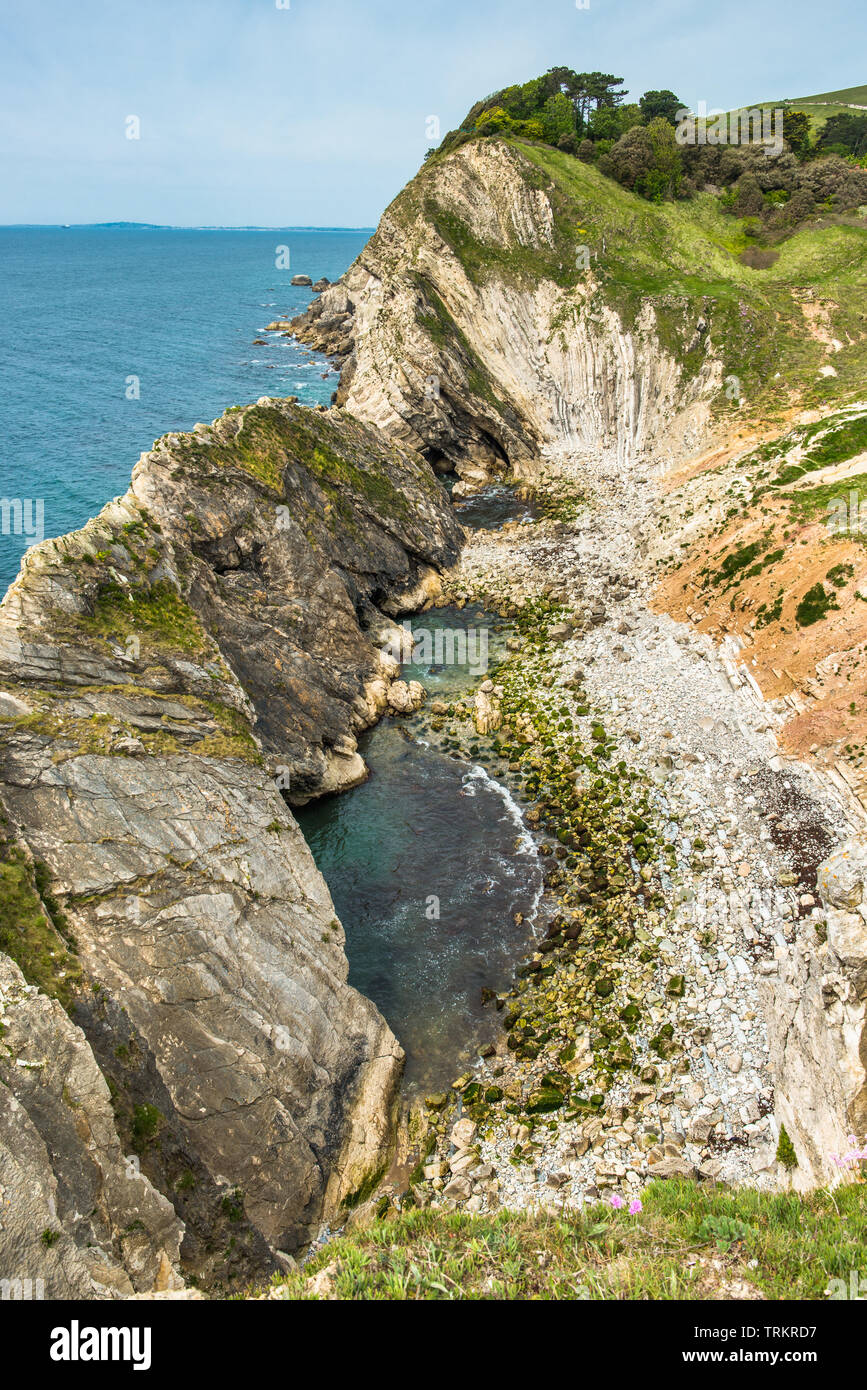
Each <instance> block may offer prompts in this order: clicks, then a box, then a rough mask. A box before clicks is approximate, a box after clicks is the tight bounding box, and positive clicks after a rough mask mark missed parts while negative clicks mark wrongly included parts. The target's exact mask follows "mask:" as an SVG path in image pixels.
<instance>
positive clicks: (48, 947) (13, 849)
mask: <svg viewBox="0 0 867 1390" xmlns="http://www.w3.org/2000/svg"><path fill="white" fill-rule="evenodd" d="M47 883H48V879H47V873H46V871H45V870H44V868H43V867H42V866H40V865H33V864H30V863H29V862H28V860H27V859H26V858H25V855H24V853H23V851H22V850H21V849H20V848H19V847H18V846H17V845H16V844H14V843H13V842H12V841H11V840H10V839H9V838H8V837H7V836H6V835H5V834H4V835H2V838H0V951H2V952H4V954H5V955H7V956H9V957H10V958H11V959H12V960H14V961H15V964H16V965H17V966H18V968H19V969H20V971H21V973H22V974H23V976H24V978H25V980H26V981H27V983H28V984H30V985H37V986H38V987H39V989H41V990H42V991H43V992H44V993H45V994H47V995H49V996H50V997H51V998H52V999H57V1000H59V1002H60V1003H61V1004H62V1005H63V1007H64V1008H65V1009H66V1010H67V1011H69V1010H70V1009H71V1007H72V1004H73V999H74V994H75V990H76V987H77V986H78V984H79V983H80V981H81V967H80V965H79V963H78V961H77V960H76V958H75V956H74V954H73V953H72V952H71V950H70V949H69V947H70V944H71V943H70V942H68V941H65V940H64V939H63V937H62V936H61V931H62V930H63V929H64V928H65V926H66V919H65V918H64V917H63V914H62V913H61V911H60V909H59V906H58V905H57V903H56V902H55V900H54V899H53V898H52V897H51V895H50V893H48V889H47ZM40 893H42V894H43V895H44V898H47V899H48V903H50V908H49V909H48V910H47V911H46V910H43V903H42V902H41V901H40Z"/></svg>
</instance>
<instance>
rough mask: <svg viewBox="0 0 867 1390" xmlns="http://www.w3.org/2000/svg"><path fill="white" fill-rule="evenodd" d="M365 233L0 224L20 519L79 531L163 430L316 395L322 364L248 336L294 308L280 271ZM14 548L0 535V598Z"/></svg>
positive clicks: (1, 399)
mask: <svg viewBox="0 0 867 1390" xmlns="http://www.w3.org/2000/svg"><path fill="white" fill-rule="evenodd" d="M369 236H370V232H369V231H365V230H362V231H344V230H326V231H316V230H314V231H311V230H302V231H293V230H287V229H282V230H281V229H279V228H278V229H269V230H266V231H234V230H231V231H223V230H218V231H202V230H192V231H187V230H158V229H154V230H141V229H132V228H122V227H120V228H110V227H108V228H102V227H82V228H78V227H73V228H69V229H64V228H59V227H56V228H55V227H46V228H42V227H34V228H13V227H0V266H2V271H0V419H2V425H3V447H2V452H0V497H7V498H20V499H22V501H23V503H24V519H23V528H26V527H27V523H28V510H27V502H28V501H29V502H31V503H33V504H34V507H33V511H32V513H31V515H32V517H33V524H34V525H35V522H36V517H37V511H36V507H35V503H36V501H37V500H38V499H42V501H43V505H44V518H45V520H44V531H45V535H46V536H56V535H62V534H63V533H64V532H65V531H70V530H73V529H75V528H76V527H78V526H81V525H82V524H83V523H84V522H85V521H87V519H88V518H89V517H91V516H95V515H96V513H97V512H98V511H99V510H100V508H101V507H102V506H103V505H104V503H105V502H107V501H108V500H109V499H110V498H112V497H116V496H118V495H119V494H120V493H123V492H125V491H126V488H127V485H128V483H129V477H130V473H131V472H132V468H133V465H134V464H135V462H136V460H137V459H138V456H139V454H140V453H141V452H142V450H144V449H149V448H150V446H151V445H152V444H153V441H154V440H155V439H157V438H158V437H159V436H160V435H161V434H165V433H166V431H167V430H188V429H191V428H192V427H193V425H195V424H196V423H197V421H199V420H204V421H210V420H212V419H214V417H215V416H217V415H220V414H222V412H223V411H224V410H225V409H226V407H227V406H230V405H242V404H245V403H246V402H248V401H254V400H256V399H257V397H258V396H263V395H268V396H286V395H297V396H298V397H299V398H300V399H301V400H302V401H304V402H305V403H307V404H310V405H315V404H316V403H317V402H320V401H321V402H323V403H325V404H327V403H328V401H329V400H330V398H331V393H332V391H333V390H334V389H335V388H336V386H337V376H336V374H335V373H333V372H331V371H330V370H329V367H328V363H327V361H325V360H324V359H322V358H320V357H319V356H317V355H314V354H313V353H311V352H310V351H309V349H307V348H303V347H301V346H300V345H299V344H293V343H292V342H290V340H288V339H286V338H281V337H279V336H278V335H277V334H266V333H264V332H263V331H262V330H263V329H264V327H265V325H266V324H267V323H270V322H271V320H272V319H275V318H278V317H282V316H284V315H292V314H297V313H299V312H300V311H301V310H302V309H303V308H304V307H305V306H306V305H307V304H308V303H309V302H310V298H311V293H310V290H309V289H307V288H302V287H300V286H290V284H289V281H290V279H291V277H292V275H294V274H299V273H300V274H307V275H310V276H311V278H312V279H313V280H317V279H319V277H320V276H322V275H325V276H327V278H328V279H329V280H336V279H337V278H338V277H339V276H340V275H342V273H343V271H344V270H346V268H347V266H348V265H350V264H351V262H352V261H353V260H354V259H355V257H356V256H357V255H358V253H359V251H360V250H361V248H362V247H363V246H364V244H365V242H366V241H367V240H368V237H369ZM280 246H288V247H289V253H290V256H289V258H290V265H291V269H284V270H278V269H277V268H276V260H277V248H278V247H280ZM254 338H266V339H267V345H266V346H259V347H256V346H254V345H253V339H254ZM323 373H327V375H326V376H325V378H324V379H323V375H322V374H323ZM130 377H137V378H138V392H139V395H138V399H135V398H134V395H135V385H134V383H130V382H129V381H128V379H129V378H130ZM13 528H14V519H10V520H9V521H7V522H6V529H7V530H9V531H13ZM27 544H30V541H29V540H28V539H27V538H26V537H25V536H24V534H23V533H22V534H21V535H15V534H14V533H13V534H2V532H0V593H2V592H5V590H6V588H7V586H8V585H9V584H10V583H11V581H12V580H13V579H14V578H15V575H16V573H17V571H18V565H19V562H20V559H21V554H22V552H23V550H24V549H25V548H26V545H27Z"/></svg>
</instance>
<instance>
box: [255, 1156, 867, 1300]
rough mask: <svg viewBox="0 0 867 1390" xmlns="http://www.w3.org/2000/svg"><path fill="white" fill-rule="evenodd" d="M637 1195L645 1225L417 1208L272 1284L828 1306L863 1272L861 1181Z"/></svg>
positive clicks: (595, 1212) (340, 1291)
mask: <svg viewBox="0 0 867 1390" xmlns="http://www.w3.org/2000/svg"><path fill="white" fill-rule="evenodd" d="M642 1198H643V1202H644V1210H643V1211H642V1212H641V1213H639V1214H638V1215H637V1216H629V1215H628V1213H627V1212H626V1211H625V1210H620V1211H614V1210H613V1209H611V1208H610V1207H607V1206H602V1205H597V1206H595V1207H592V1208H588V1209H586V1210H585V1211H584V1212H582V1213H575V1214H570V1215H569V1216H568V1217H558V1216H553V1215H550V1216H548V1215H544V1214H534V1215H531V1214H528V1213H514V1212H508V1211H502V1212H498V1213H495V1214H493V1215H479V1216H470V1215H468V1214H466V1213H460V1212H453V1213H444V1212H436V1211H429V1210H428V1211H414V1210H413V1211H410V1212H409V1213H404V1214H401V1215H399V1216H396V1217H392V1218H389V1219H385V1220H379V1221H374V1222H373V1224H372V1225H370V1226H368V1227H366V1228H365V1229H362V1230H359V1231H354V1232H352V1233H351V1234H349V1235H344V1236H341V1237H339V1238H337V1239H335V1240H333V1241H331V1242H330V1244H328V1245H327V1246H326V1247H325V1248H324V1249H323V1250H321V1251H319V1252H318V1253H317V1254H316V1255H315V1256H314V1258H313V1259H311V1260H310V1261H309V1262H308V1263H307V1264H306V1265H305V1266H304V1268H303V1269H302V1270H299V1271H298V1272H293V1273H291V1274H288V1275H285V1276H284V1275H281V1276H279V1277H277V1278H275V1280H274V1281H273V1282H274V1283H275V1284H276V1285H278V1286H280V1287H281V1288H282V1289H283V1291H284V1294H285V1296H286V1297H287V1298H291V1299H306V1298H312V1297H315V1295H314V1294H312V1293H311V1291H310V1289H309V1286H308V1282H307V1281H308V1279H309V1278H310V1276H312V1275H314V1274H316V1273H318V1272H319V1271H320V1270H323V1269H325V1268H326V1267H327V1266H330V1265H336V1271H335V1273H334V1274H333V1276H332V1278H333V1292H332V1296H336V1297H338V1298H341V1299H359V1300H375V1301H380V1300H398V1301H402V1300H417V1299H421V1300H451V1299H457V1300H464V1299H471V1300H472V1299H521V1300H539V1299H544V1300H575V1299H585V1298H586V1299H625V1300H632V1299H656V1300H669V1299H691V1298H699V1299H701V1298H706V1299H715V1298H720V1297H723V1298H724V1297H726V1288H725V1283H726V1281H727V1280H728V1279H730V1278H738V1279H740V1280H746V1281H747V1282H748V1283H751V1284H753V1285H754V1286H755V1287H756V1288H757V1289H759V1290H761V1292H762V1293H764V1294H765V1295H766V1296H767V1297H768V1298H771V1299H798V1298H809V1299H821V1298H823V1297H824V1295H825V1290H826V1289H827V1287H828V1282H829V1280H830V1279H832V1278H841V1279H843V1280H846V1281H848V1277H849V1271H850V1270H852V1269H859V1268H861V1267H862V1266H863V1265H864V1264H865V1263H867V1259H865V1256H867V1186H864V1185H861V1184H855V1183H853V1184H849V1185H847V1186H845V1187H840V1188H838V1189H837V1190H836V1191H835V1192H834V1193H833V1194H829V1193H827V1192H824V1191H821V1192H813V1193H810V1194H809V1195H806V1196H796V1195H794V1194H766V1193H759V1192H756V1191H751V1190H746V1189H738V1190H737V1191H728V1190H725V1189H722V1188H714V1187H700V1186H697V1185H696V1184H695V1183H691V1182H684V1181H670V1182H657V1183H652V1184H650V1186H648V1187H647V1188H645V1190H644V1192H643V1193H642ZM713 1260H716V1261H717V1263H718V1265H719V1266H720V1268H718V1269H716V1270H714V1269H713V1266H712V1265H711V1261H713Z"/></svg>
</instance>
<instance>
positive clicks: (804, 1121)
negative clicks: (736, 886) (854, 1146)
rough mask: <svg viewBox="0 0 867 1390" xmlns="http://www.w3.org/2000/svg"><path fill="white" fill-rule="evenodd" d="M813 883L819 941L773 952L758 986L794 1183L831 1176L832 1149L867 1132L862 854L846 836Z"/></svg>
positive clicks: (866, 906) (866, 875) (866, 907)
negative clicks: (823, 930) (822, 909)
mask: <svg viewBox="0 0 867 1390" xmlns="http://www.w3.org/2000/svg"><path fill="white" fill-rule="evenodd" d="M818 887H819V891H820V893H821V894H822V897H823V900H824V902H825V906H826V908H827V914H826V925H827V940H826V941H824V942H821V941H818V940H817V939H816V936H815V933H814V932H812V931H810V932H805V933H804V934H802V935H801V936H799V937H797V938H796V939H795V941H794V942H793V943H791V944H790V945H787V946H786V947H785V948H783V947H780V948H778V950H777V952H776V955H777V962H778V964H777V974H776V975H774V976H771V977H769V979H768V981H767V983H766V984H765V986H764V989H765V992H766V999H765V1004H766V1013H767V1019H768V1042H769V1047H770V1060H771V1068H772V1070H773V1073H774V1076H775V1080H776V1091H775V1104H776V1113H777V1118H778V1120H779V1121H780V1123H781V1124H783V1125H784V1126H785V1129H786V1132H787V1134H788V1135H789V1137H790V1139H791V1140H792V1143H793V1144H794V1147H795V1152H796V1155H797V1159H798V1166H797V1167H796V1168H795V1169H794V1170H793V1172H792V1182H793V1185H794V1186H795V1187H798V1188H809V1187H816V1186H820V1185H823V1184H825V1183H827V1182H835V1181H837V1180H839V1177H840V1169H839V1168H838V1167H837V1166H836V1165H835V1163H834V1161H833V1157H832V1156H833V1155H834V1154H844V1153H846V1152H848V1150H849V1143H848V1138H847V1136H848V1135H849V1134H852V1133H854V1134H855V1135H856V1136H857V1137H858V1139H859V1141H860V1140H861V1139H863V1137H864V1135H865V1133H867V1028H865V1018H867V855H865V850H864V846H863V843H862V842H861V841H860V840H852V841H849V842H848V843H846V844H844V845H843V846H841V848H840V849H838V850H835V852H834V853H833V854H832V855H831V856H830V857H829V858H828V859H826V860H825V862H824V864H822V866H821V868H820V869H819V876H818Z"/></svg>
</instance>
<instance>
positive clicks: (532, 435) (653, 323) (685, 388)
mask: <svg viewBox="0 0 867 1390" xmlns="http://www.w3.org/2000/svg"><path fill="white" fill-rule="evenodd" d="M578 167H579V169H580V168H581V167H582V166H578ZM587 177H588V178H589V177H590V176H589V175H588V176H587ZM587 196H588V197H592V196H593V189H592V188H590V189H588V190H587ZM580 220H581V210H580V208H577V207H573V206H570V205H569V202H568V200H564V197H563V196H562V192H561V190H559V189H558V188H557V186H556V184H555V182H554V181H553V180H551V179H548V178H546V177H545V176H544V175H543V174H541V173H540V170H539V169H537V168H536V167H535V166H534V165H533V164H532V163H531V161H530V160H529V159H528V158H527V155H526V154H525V153H524V152H522V151H521V150H520V149H519V148H516V147H515V146H514V145H511V144H507V143H505V142H503V141H499V140H485V141H476V142H471V143H469V144H466V145H463V146H461V147H460V148H459V149H457V150H454V151H453V152H451V153H450V154H448V155H447V156H445V157H442V158H440V157H437V158H436V159H434V160H433V161H431V162H430V164H428V165H425V166H424V167H423V168H422V170H421V171H420V172H419V174H418V175H417V176H416V178H415V179H413V180H412V182H411V183H410V184H409V185H408V186H407V187H406V188H405V189H404V190H403V192H402V193H400V194H399V195H398V197H397V198H396V199H395V200H394V202H393V203H392V204H391V205H390V207H389V208H388V209H387V210H386V212H385V213H384V214H383V216H382V219H381V221H380V224H379V227H378V229H377V231H376V234H375V236H373V237H372V238H371V240H370V241H369V242H368V244H367V245H366V246H365V248H364V250H363V251H362V252H361V254H360V255H359V257H358V258H357V260H356V261H355V262H354V263H353V265H352V266H351V267H350V268H349V270H348V271H347V272H346V274H345V275H344V276H342V278H341V279H340V280H339V281H337V282H336V284H334V285H330V286H329V287H328V288H327V289H326V290H325V291H324V292H323V294H322V295H321V296H320V297H319V298H317V299H315V300H314V301H313V303H312V304H311V306H310V308H309V309H308V310H307V311H306V312H305V313H304V314H302V315H300V316H299V317H297V318H296V319H294V320H292V325H291V326H292V330H293V332H294V333H295V334H296V335H297V336H298V337H299V338H300V339H301V340H302V342H305V343H307V344H309V345H310V346H312V347H316V348H319V349H320V350H322V351H325V352H327V353H330V354H331V355H332V356H333V357H334V358H335V361H336V362H337V363H338V364H340V365H341V367H342V372H341V379H340V386H339V389H338V392H337V400H338V403H339V404H341V405H345V406H346V408H347V409H348V410H350V411H351V412H352V414H353V415H356V416H357V417H358V418H359V419H363V420H367V421H369V422H370V423H372V424H375V425H378V426H379V427H380V429H382V430H383V431H385V432H386V433H387V434H388V435H389V436H391V437H393V438H395V439H398V440H400V441H401V442H404V443H407V444H409V445H410V446H411V447H413V448H415V449H419V450H422V451H423V452H424V453H425V454H426V456H427V457H428V458H429V459H430V460H431V462H432V463H433V465H434V467H435V468H437V469H439V470H441V471H443V472H445V471H450V470H454V471H456V472H457V473H458V475H459V478H460V482H459V483H458V489H459V491H466V490H472V489H473V488H474V487H477V486H478V485H479V484H481V483H483V482H484V481H486V480H487V479H488V478H490V477H492V476H496V475H498V474H502V473H504V472H507V471H511V472H513V473H515V474H517V475H518V476H523V477H532V476H534V474H535V473H536V471H537V466H538V459H539V454H540V450H541V448H542V446H543V445H545V444H547V443H550V442H552V441H553V440H557V441H558V442H560V443H561V444H562V443H566V444H572V445H575V446H580V445H593V446H598V445H608V444H613V445H614V447H616V449H617V450H618V452H619V453H620V455H621V456H622V458H623V459H624V460H626V459H628V458H629V457H631V456H633V455H635V454H636V453H639V452H641V451H642V450H645V449H647V448H649V447H650V446H651V445H653V446H657V447H661V448H672V449H674V450H682V449H683V448H684V447H686V448H690V447H694V446H695V445H696V444H697V443H698V442H699V441H700V440H701V439H702V438H703V436H704V434H705V432H706V431H707V428H708V424H709V413H708V408H707V401H708V399H709V397H710V396H711V395H712V394H713V392H714V391H717V390H718V389H719V387H720V383H721V366H720V362H719V360H718V358H717V355H716V353H715V351H714V350H713V348H712V346H711V345H710V344H708V351H707V354H706V357H705V361H704V363H703V365H702V367H701V370H700V371H699V372H698V373H697V374H696V375H695V376H694V377H692V379H691V380H689V381H688V382H687V381H686V380H685V379H684V374H683V370H682V366H681V364H680V363H679V361H678V359H677V357H676V356H675V355H673V354H672V353H671V352H670V351H669V350H666V349H665V348H664V347H663V345H662V342H661V337H660V334H659V332H658V331H657V319H656V313H655V310H654V307H653V305H652V304H651V302H650V301H649V300H648V301H647V302H646V303H645V304H644V305H643V306H642V308H641V309H640V311H639V312H638V313H637V315H636V316H635V318H634V319H633V320H632V321H628V322H626V321H624V320H623V319H622V317H621V316H620V314H619V313H618V312H617V311H616V310H615V309H614V308H613V307H612V306H611V305H609V304H607V303H606V302H605V301H604V300H603V298H602V297H601V296H600V295H599V294H598V288H599V287H598V284H597V280H596V277H595V273H594V270H593V267H592V265H591V266H590V267H589V268H588V269H587V270H586V271H583V270H582V271H581V273H580V275H579V274H567V270H568V269H569V267H573V266H574V263H575V258H576V242H577V241H579V240H580V236H579V235H578V234H577V233H576V232H575V231H574V229H573V226H572V224H573V223H575V224H576V225H577V224H578V223H580ZM697 317H698V316H697ZM698 323H699V327H698V329H696V328H695V325H694V324H692V322H690V325H689V326H688V327H685V329H684V331H685V333H686V335H687V338H688V337H689V336H690V334H692V333H693V332H697V333H698V335H699V338H700V337H701V334H702V332H703V331H704V330H706V324H705V325H704V326H703V327H702V324H701V320H700V318H698Z"/></svg>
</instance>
